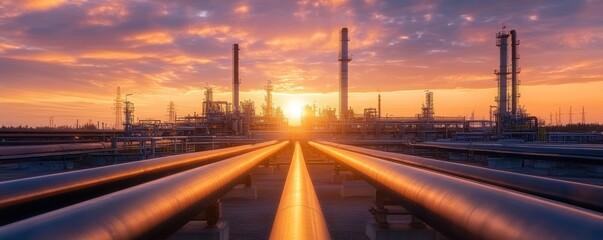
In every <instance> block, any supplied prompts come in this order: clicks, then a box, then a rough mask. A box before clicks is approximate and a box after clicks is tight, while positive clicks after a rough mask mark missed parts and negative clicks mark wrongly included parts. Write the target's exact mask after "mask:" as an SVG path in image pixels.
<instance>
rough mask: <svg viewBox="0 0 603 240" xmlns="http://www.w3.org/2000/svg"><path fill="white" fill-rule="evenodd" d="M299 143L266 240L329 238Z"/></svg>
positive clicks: (296, 145)
mask: <svg viewBox="0 0 603 240" xmlns="http://www.w3.org/2000/svg"><path fill="white" fill-rule="evenodd" d="M330 238H331V237H330V236H329V230H328V228H327V224H326V223H325V219H324V216H323V215H322V210H321V209H320V204H319V203H318V198H317V197H316V192H314V186H313V185H312V180H311V179H310V175H309V174H308V169H307V168H306V163H305V162H304V156H303V154H302V150H301V147H300V145H299V142H296V143H295V151H294V152H293V159H291V166H290V167H289V173H288V174H287V180H286V181H285V187H284V190H283V195H282V196H281V201H280V203H279V205H278V210H277V212H276V217H275V219H274V224H273V226H272V232H271V233H270V239H330Z"/></svg>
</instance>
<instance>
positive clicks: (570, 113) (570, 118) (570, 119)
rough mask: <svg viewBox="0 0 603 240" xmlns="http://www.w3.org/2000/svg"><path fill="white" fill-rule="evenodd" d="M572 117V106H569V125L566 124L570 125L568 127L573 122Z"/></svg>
mask: <svg viewBox="0 0 603 240" xmlns="http://www.w3.org/2000/svg"><path fill="white" fill-rule="evenodd" d="M572 115H573V114H572V106H570V111H569V123H568V124H570V125H571V124H572V123H573V122H572Z"/></svg>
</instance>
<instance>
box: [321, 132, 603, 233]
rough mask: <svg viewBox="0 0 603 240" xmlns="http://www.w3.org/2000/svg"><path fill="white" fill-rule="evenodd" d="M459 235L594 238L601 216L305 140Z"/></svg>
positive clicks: (441, 228) (415, 212) (442, 228)
mask: <svg viewBox="0 0 603 240" xmlns="http://www.w3.org/2000/svg"><path fill="white" fill-rule="evenodd" d="M310 145H312V146H314V147H316V148H317V149H318V150H320V151H321V152H323V153H325V154H327V155H328V156H331V157H332V158H335V159H336V160H338V161H340V162H342V163H343V164H345V165H347V166H349V167H351V168H352V169H354V170H355V171H357V172H358V173H359V174H361V175H363V176H364V177H365V178H366V179H367V181H369V182H370V183H371V184H373V185H374V186H376V187H377V188H379V189H382V190H384V191H386V192H388V193H390V194H393V195H395V196H397V197H398V198H399V200H400V201H401V203H402V205H403V206H404V207H405V208H406V209H407V210H408V211H410V212H411V213H412V214H413V215H415V216H417V217H419V218H420V219H422V220H423V221H425V222H426V223H428V224H429V225H430V226H432V227H434V228H435V229H437V230H438V231H440V232H442V233H443V234H445V235H448V236H450V237H453V238H460V239H600V237H601V236H603V215H601V214H600V213H597V212H594V211H589V210H585V209H582V208H576V207H573V206H569V205H566V204H563V203H559V202H555V201H551V200H547V199H543V198H539V197H534V196H531V195H526V194H521V193H518V192H515V191H510V190H506V189H502V188H499V187H495V186H491V185H487V184H481V183H477V182H474V181H470V180H467V179H462V178H458V177H453V176H450V175H446V174H442V173H436V172H431V171H428V170H425V169H420V168H416V167H410V166H406V165H403V164H398V163H394V162H389V161H386V160H382V159H378V158H374V157H370V156H366V155H362V154H359V153H354V152H350V151H346V150H342V149H337V148H334V147H330V146H326V145H323V144H318V143H314V142H310Z"/></svg>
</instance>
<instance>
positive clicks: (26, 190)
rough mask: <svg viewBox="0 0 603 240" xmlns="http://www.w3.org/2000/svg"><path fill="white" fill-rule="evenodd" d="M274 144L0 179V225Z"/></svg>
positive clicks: (268, 143) (265, 143)
mask: <svg viewBox="0 0 603 240" xmlns="http://www.w3.org/2000/svg"><path fill="white" fill-rule="evenodd" d="M275 143H277V142H276V141H270V142H264V143H260V144H255V145H244V146H238V147H232V148H225V149H218V150H211V151H205V152H198V153H189V154H181V155H175V156H168V157H161V158H154V159H149V160H144V161H137V162H130V163H124V164H116V165H110V166H104V167H98V168H91V169H84V170H79V171H73V172H65V173H58V174H50V175H45V176H39V177H32V178H25V179H18V180H12V181H6V182H0V216H2V217H0V224H6V223H9V222H14V221H18V220H21V219H23V218H27V217H30V216H33V215H36V214H40V213H42V212H46V211H50V210H54V209H57V208H60V207H64V206H67V205H69V204H74V203H76V202H80V201H84V200H87V199H90V198H94V197H97V196H100V195H103V194H107V193H109V192H111V191H117V190H121V189H124V188H127V187H130V186H134V185H136V184H140V183H143V182H148V181H151V180H153V179H156V178H158V177H163V176H165V175H167V174H173V173H175V172H179V171H184V170H187V169H190V168H193V167H197V166H200V165H202V164H206V163H209V162H213V161H217V160H219V159H224V158H227V157H232V156H236V155H238V154H242V153H245V152H248V151H251V150H254V149H259V148H261V147H265V146H269V145H272V144H275ZM80 192H81V194H80ZM97 192H98V193H97Z"/></svg>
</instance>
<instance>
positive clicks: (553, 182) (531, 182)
mask: <svg viewBox="0 0 603 240" xmlns="http://www.w3.org/2000/svg"><path fill="white" fill-rule="evenodd" d="M320 143H322V144H325V145H329V146H333V147H337V148H341V149H345V150H350V151H353V152H357V153H362V154H366V155H369V156H373V157H377V158H381V159H385V160H391V161H396V162H400V163H404V164H408V165H411V166H416V167H421V168H425V169H429V170H434V171H438V172H443V173H447V174H451V175H455V176H459V177H463V178H467V179H471V180H476V181H480V182H484V183H489V184H493V185H496V186H501V187H505V188H509V189H513V190H516V191H521V192H525V193H529V194H533V195H537V196H541V197H545V198H549V199H553V200H557V201H561V202H565V203H569V204H572V205H576V206H580V207H584V208H588V209H592V210H596V211H599V212H603V187H601V186H596V185H589V184H583V183H577V182H570V181H563V180H558V179H553V178H545V177H538V176H530V175H526V174H519V173H513V172H506V171H500V170H495V169H488V168H482V167H476V166H471V165H465V164H458V163H451V162H444V161H439V160H433V159H429V158H423V157H416V156H410V155H405V154H399V153H391V152H384V151H377V150H372V149H366V148H360V147H354V146H349V145H342V144H336V143H329V142H320Z"/></svg>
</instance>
